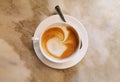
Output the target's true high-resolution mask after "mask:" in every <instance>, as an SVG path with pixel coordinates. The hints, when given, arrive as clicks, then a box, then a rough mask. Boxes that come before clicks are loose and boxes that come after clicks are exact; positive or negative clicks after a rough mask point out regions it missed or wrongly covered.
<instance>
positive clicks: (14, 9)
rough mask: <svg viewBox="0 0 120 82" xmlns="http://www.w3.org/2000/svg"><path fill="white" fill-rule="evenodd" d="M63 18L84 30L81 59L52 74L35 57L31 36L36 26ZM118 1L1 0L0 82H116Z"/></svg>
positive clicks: (119, 23) (119, 68)
mask: <svg viewBox="0 0 120 82" xmlns="http://www.w3.org/2000/svg"><path fill="white" fill-rule="evenodd" d="M56 4H59V5H60V6H61V8H62V10H63V12H64V13H66V14H68V15H71V16H74V17H75V18H77V19H78V20H80V21H81V22H82V23H83V25H84V26H85V28H86V30H87V32H88V36H89V48H88V51H87V53H86V56H85V57H84V58H83V60H82V61H81V62H80V63H79V64H77V65H76V66H74V67H72V68H69V69H64V70H56V69H52V68H49V67H47V66H46V65H44V64H43V63H42V62H41V61H40V60H39V59H38V58H37V56H36V55H35V52H34V49H33V45H32V40H31V37H32V36H33V34H34V32H35V29H36V27H37V25H38V24H39V23H40V22H41V21H42V20H44V19H45V18H47V17H48V16H51V15H53V14H54V13H55V10H54V6H55V5H56ZM119 37H120V1H119V0H59V1H58V0H0V81H1V82H119V81H120V38H119Z"/></svg>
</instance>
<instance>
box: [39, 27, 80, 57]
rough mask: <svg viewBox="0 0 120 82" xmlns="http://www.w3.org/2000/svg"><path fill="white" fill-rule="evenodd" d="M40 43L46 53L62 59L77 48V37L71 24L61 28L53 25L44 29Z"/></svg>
mask: <svg viewBox="0 0 120 82" xmlns="http://www.w3.org/2000/svg"><path fill="white" fill-rule="evenodd" d="M41 45H42V48H43V50H44V52H45V53H46V54H47V55H49V56H51V57H53V58H57V59H64V58H67V57H70V56H71V55H72V54H73V53H74V52H75V51H76V50H77V48H78V45H79V38H78V34H77V32H76V31H75V30H74V29H73V27H71V26H65V27H63V28H61V27H59V26H54V27H50V28H49V29H47V30H45V32H44V33H43V35H42V38H41Z"/></svg>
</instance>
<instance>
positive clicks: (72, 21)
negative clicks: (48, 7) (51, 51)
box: [33, 15, 88, 69]
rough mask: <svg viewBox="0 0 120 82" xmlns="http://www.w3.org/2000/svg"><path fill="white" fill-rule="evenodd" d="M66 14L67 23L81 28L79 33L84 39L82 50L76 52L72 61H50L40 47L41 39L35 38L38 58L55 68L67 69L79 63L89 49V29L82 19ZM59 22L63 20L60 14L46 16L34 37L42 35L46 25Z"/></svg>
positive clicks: (34, 45)
mask: <svg viewBox="0 0 120 82" xmlns="http://www.w3.org/2000/svg"><path fill="white" fill-rule="evenodd" d="M64 16H65V19H66V21H67V24H70V25H71V26H73V27H75V28H77V29H78V30H79V33H80V36H81V37H80V38H81V40H82V48H81V51H80V52H77V53H76V54H77V55H76V56H74V58H73V59H72V60H71V61H68V62H64V63H55V62H51V61H49V60H48V59H46V58H45V57H44V56H43V55H42V53H41V51H40V48H39V41H36V40H33V47H34V50H35V52H36V55H37V56H38V58H39V59H40V60H41V61H42V62H43V63H44V64H46V65H47V66H49V67H52V68H55V69H66V68H69V67H72V66H74V65H76V64H77V63H79V62H80V61H81V59H83V57H84V56H85V53H86V51H87V48H88V35H87V31H86V29H85V28H84V26H83V25H82V24H81V23H80V21H78V20H77V19H75V18H74V17H72V16H69V15H64ZM58 22H63V21H62V20H61V19H60V17H59V16H58V15H53V16H50V17H48V18H46V19H45V20H43V21H42V22H41V23H40V24H39V25H38V27H37V29H36V31H35V33H34V36H33V37H40V34H41V33H42V30H43V29H44V27H48V26H50V25H52V24H54V23H58Z"/></svg>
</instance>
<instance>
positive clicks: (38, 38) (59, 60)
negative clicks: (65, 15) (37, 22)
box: [32, 22, 82, 63]
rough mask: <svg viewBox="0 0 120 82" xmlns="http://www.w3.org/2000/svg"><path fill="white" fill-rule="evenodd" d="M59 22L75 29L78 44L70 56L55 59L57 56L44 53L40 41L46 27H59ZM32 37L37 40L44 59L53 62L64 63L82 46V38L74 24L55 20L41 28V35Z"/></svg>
mask: <svg viewBox="0 0 120 82" xmlns="http://www.w3.org/2000/svg"><path fill="white" fill-rule="evenodd" d="M59 24H60V25H61V24H63V25H68V26H71V28H73V29H74V30H75V31H76V33H77V35H78V37H77V38H78V40H79V42H78V46H77V49H76V50H75V52H74V53H73V54H72V55H71V56H69V57H67V58H63V59H57V58H54V57H51V56H49V55H48V54H47V53H45V51H44V49H43V47H42V42H41V41H42V36H43V34H44V32H45V31H46V30H47V29H49V28H50V27H51V28H53V27H54V26H58V27H61V26H59ZM61 28H62V27H61ZM32 39H33V40H36V41H39V48H40V50H41V52H42V54H41V55H43V56H44V57H45V58H46V59H48V60H49V61H51V62H54V63H65V62H68V61H70V60H72V59H73V58H74V57H75V56H76V53H77V52H80V50H81V46H82V38H81V36H80V32H79V29H78V28H76V27H75V26H73V25H72V24H70V23H66V22H56V23H54V24H52V25H49V26H48V27H45V28H44V29H43V30H42V33H41V35H40V36H39V37H33V38H32Z"/></svg>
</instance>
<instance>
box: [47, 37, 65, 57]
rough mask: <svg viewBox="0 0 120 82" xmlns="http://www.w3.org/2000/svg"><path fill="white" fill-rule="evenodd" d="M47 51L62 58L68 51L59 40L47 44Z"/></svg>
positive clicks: (51, 40) (55, 39)
mask: <svg viewBox="0 0 120 82" xmlns="http://www.w3.org/2000/svg"><path fill="white" fill-rule="evenodd" d="M47 49H48V51H49V52H50V53H52V54H53V55H55V56H57V57H60V56H61V55H62V53H63V52H64V51H65V50H66V46H65V45H63V44H62V42H60V41H59V40H58V39H57V38H52V39H50V40H49V41H48V42H47Z"/></svg>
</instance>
